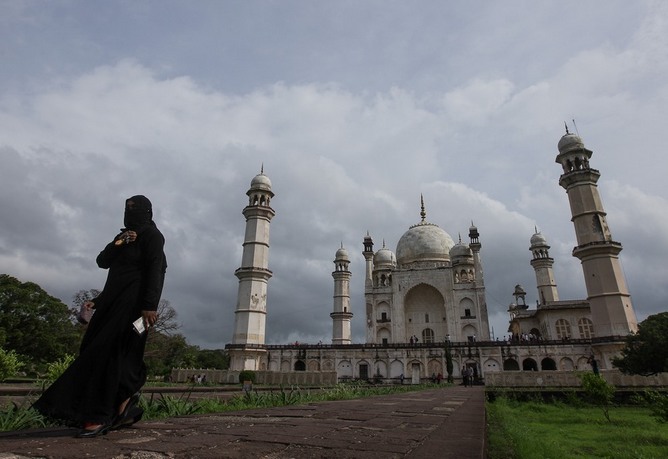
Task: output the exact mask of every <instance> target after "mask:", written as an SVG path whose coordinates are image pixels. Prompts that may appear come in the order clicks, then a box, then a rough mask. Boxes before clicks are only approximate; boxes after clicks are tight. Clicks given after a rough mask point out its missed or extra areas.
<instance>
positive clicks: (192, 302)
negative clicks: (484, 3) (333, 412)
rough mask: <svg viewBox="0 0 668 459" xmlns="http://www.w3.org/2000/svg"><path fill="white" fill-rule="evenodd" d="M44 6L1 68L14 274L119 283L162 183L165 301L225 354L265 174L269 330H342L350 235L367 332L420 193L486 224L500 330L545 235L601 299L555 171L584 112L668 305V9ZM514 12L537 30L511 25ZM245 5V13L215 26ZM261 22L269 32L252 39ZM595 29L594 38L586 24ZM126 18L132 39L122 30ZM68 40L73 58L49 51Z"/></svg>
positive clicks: (319, 336) (656, 302)
mask: <svg viewBox="0 0 668 459" xmlns="http://www.w3.org/2000/svg"><path fill="white" fill-rule="evenodd" d="M75 4H76V5H79V6H81V4H79V3H78V2H74V4H73V5H75ZM383 4H384V5H386V3H385V2H383ZM26 5H27V6H25V8H13V10H12V14H10V15H9V16H8V17H5V18H4V19H3V21H4V22H3V24H5V25H6V26H7V27H6V28H3V29H4V30H5V32H0V38H2V39H3V40H2V41H3V43H4V44H3V45H2V46H3V49H4V51H5V53H6V54H7V62H8V64H9V65H8V66H3V70H2V71H0V81H2V82H4V83H6V84H3V85H0V87H1V88H6V89H3V90H0V157H1V159H2V164H3V172H2V181H0V210H1V211H2V216H3V218H2V219H1V221H0V272H6V273H9V274H11V275H14V276H16V277H19V278H20V279H22V280H31V281H34V282H37V283H38V284H40V285H42V286H43V287H44V288H45V289H46V290H47V291H48V292H49V293H51V294H52V295H54V296H57V297H59V298H61V299H62V300H63V301H65V302H69V301H70V300H71V297H72V295H73V294H74V293H75V292H76V291H78V290H79V289H89V288H101V286H102V285H103V282H104V278H105V272H104V271H102V270H99V269H97V268H96V266H95V263H94V259H95V256H96V255H97V253H98V252H99V250H101V249H102V248H103V247H104V245H105V244H106V242H107V241H108V240H110V238H111V237H113V235H114V234H115V233H116V232H117V230H118V228H120V225H121V224H122V206H123V201H124V199H125V198H127V197H128V196H131V195H133V194H137V193H142V194H145V195H147V196H149V197H150V198H151V200H152V201H153V203H154V206H155V216H156V221H157V223H158V226H159V227H160V228H161V229H162V231H163V232H164V233H165V236H166V239H167V246H166V251H167V256H168V261H169V270H168V278H167V284H166V289H165V292H164V295H163V296H164V298H166V299H168V300H170V302H171V303H172V305H173V306H174V307H175V308H176V310H177V312H178V314H179V320H180V321H181V322H182V325H183V328H182V331H183V333H185V334H186V335H187V337H188V339H189V340H190V341H191V342H193V343H195V344H198V345H201V346H203V347H207V348H218V347H222V346H223V345H224V344H225V343H227V342H229V341H230V339H231V336H232V326H233V321H234V314H233V311H234V306H235V304H236V293H237V279H236V277H234V270H235V269H236V268H237V267H238V266H239V264H240V261H241V244H242V242H243V234H244V220H243V216H242V214H241V210H242V209H243V207H244V205H245V204H246V199H247V198H246V196H245V192H246V190H247V188H248V186H249V183H250V180H251V179H252V177H253V176H254V175H255V174H257V173H258V172H259V171H260V167H261V166H262V165H263V164H264V170H265V173H266V174H267V175H268V176H269V177H270V178H271V180H272V183H273V187H274V191H275V193H276V197H275V198H274V200H273V201H272V206H273V207H274V209H275V210H276V217H275V218H274V220H273V222H272V227H271V240H270V243H271V252H270V263H269V264H270V269H272V270H273V272H274V277H273V278H272V279H271V281H270V283H269V300H268V301H269V304H268V311H269V315H268V318H267V332H268V333H267V342H272V343H281V342H290V341H295V340H299V341H310V342H315V341H318V340H323V342H329V340H330V339H331V319H330V318H329V312H331V308H332V301H333V300H332V295H333V280H332V277H331V272H332V270H333V262H332V260H333V258H334V253H335V252H336V250H337V249H338V248H339V247H340V245H341V243H343V244H344V246H345V247H346V248H347V249H348V251H349V253H350V254H351V259H352V260H351V270H352V271H353V279H352V286H351V292H352V295H353V296H352V308H353V312H354V313H355V314H356V315H355V317H354V318H353V333H354V340H355V341H357V342H361V341H363V340H364V339H365V336H364V324H363V321H362V316H363V309H364V300H363V274H364V259H363V257H362V255H361V249H362V245H361V241H362V238H363V237H364V235H365V234H366V232H367V231H369V233H370V234H371V235H372V237H373V238H374V241H375V244H376V248H380V247H381V246H382V244H383V240H384V241H385V243H386V245H387V247H389V248H390V249H392V250H394V249H395V248H396V243H397V242H398V240H399V238H400V237H401V235H402V234H403V232H404V231H406V230H407V229H408V227H409V226H410V225H412V224H414V223H417V222H418V221H419V211H420V208H419V205H420V201H419V199H420V194H423V195H424V196H425V202H426V206H427V214H428V217H427V219H428V220H429V221H431V222H433V223H436V224H438V225H439V226H441V227H442V228H443V229H444V230H445V231H447V232H448V233H449V234H450V235H451V236H452V237H453V239H455V240H456V239H457V237H458V235H460V234H461V236H462V239H463V240H467V233H468V227H469V225H470V223H471V221H474V222H475V224H476V225H477V226H478V228H479V230H480V233H481V242H482V244H483V251H482V257H483V262H484V268H485V282H486V286H487V299H488V304H489V310H490V318H491V322H492V325H493V326H494V331H495V333H496V334H497V336H498V335H500V334H503V333H504V332H505V329H506V326H507V314H506V309H507V305H508V304H509V303H510V301H511V300H512V295H511V294H512V291H513V287H514V285H515V284H517V283H520V284H522V285H523V286H524V287H525V289H526V290H527V292H528V300H529V301H535V296H536V295H535V279H534V275H533V271H532V268H531V266H530V265H529V260H530V253H529V250H528V248H529V238H530V237H531V235H532V234H533V230H534V227H535V226H537V227H538V229H539V230H541V231H542V232H543V234H545V235H546V237H547V238H548V242H549V243H550V244H551V246H552V248H551V255H552V256H553V257H554V258H555V260H556V261H555V276H556V280H557V283H558V284H559V290H560V294H561V296H562V298H582V297H584V296H585V295H586V293H585V290H584V285H583V280H582V272H581V269H580V266H579V263H578V261H577V260H576V259H574V258H573V257H572V256H571V250H572V248H573V246H574V245H575V237H574V234H573V228H572V224H571V223H570V213H569V208H568V201H567V197H566V194H565V192H564V190H563V189H561V188H560V187H559V185H558V177H559V174H560V172H561V171H560V167H559V166H558V165H557V164H555V163H554V158H555V157H556V154H557V151H556V144H557V141H558V140H559V137H560V136H561V135H562V134H563V122H564V120H568V121H569V122H570V120H571V119H572V118H576V120H577V123H578V126H577V127H578V129H579V131H580V133H581V134H582V136H583V138H584V141H585V143H586V145H587V147H588V148H590V149H592V150H594V156H593V158H592V166H593V167H595V168H598V169H599V170H600V171H601V173H602V178H601V180H600V183H599V185H600V189H601V194H602V196H603V200H604V205H605V207H606V210H607V211H608V219H609V222H610V226H611V230H612V232H613V236H614V237H615V239H617V240H619V241H620V242H622V243H623V245H624V251H623V252H622V262H623V264H624V268H625V272H626V275H627V279H628V283H629V288H630V290H631V294H632V296H633V298H634V301H635V304H636V308H637V312H638V315H639V317H640V318H643V317H646V316H647V315H648V314H651V313H654V312H658V311H662V310H665V309H666V305H665V300H664V298H665V296H666V288H665V287H664V284H665V282H664V280H665V278H666V274H668V273H667V272H666V268H665V267H664V263H663V260H664V259H665V257H666V255H667V254H668V239H667V238H666V236H665V235H666V234H668V219H667V218H666V217H665V216H666V215H668V212H666V211H667V210H668V209H667V207H668V204H667V202H668V197H667V196H666V191H665V187H664V186H663V175H664V174H665V172H664V171H665V170H666V169H667V167H666V159H665V155H663V154H662V152H663V146H664V145H665V144H666V133H665V132H666V131H665V128H664V125H665V121H666V119H665V114H664V111H665V105H666V99H667V98H668V84H667V83H666V82H665V78H664V75H665V71H666V67H668V56H667V53H666V50H667V49H668V46H666V43H667V42H668V31H667V29H666V24H667V23H668V22H667V21H666V19H667V18H668V8H667V7H666V6H664V5H663V4H661V3H652V2H649V3H645V2H638V3H635V4H634V5H629V4H627V3H626V2H620V3H617V4H616V5H617V7H618V8H617V9H615V8H612V7H610V8H604V9H602V8H600V5H599V7H596V8H595V7H594V6H592V5H590V4H586V5H580V4H577V5H578V12H579V14H577V15H565V16H564V15H563V14H562V13H563V12H564V11H565V10H568V8H567V7H566V8H564V4H563V2H562V3H559V4H557V3H555V4H550V5H547V6H537V5H534V6H532V7H531V8H528V9H527V8H524V9H523V12H522V13H521V14H515V13H512V11H511V10H512V8H510V9H507V8H500V7H496V6H489V7H487V8H482V9H476V10H475V11H474V10H473V9H471V8H469V7H464V6H457V7H455V8H454V9H453V10H452V11H449V12H446V11H444V10H443V7H442V5H441V2H424V3H422V4H421V6H422V7H424V9H419V10H418V11H415V10H414V9H411V11H408V10H407V8H409V7H408V4H406V3H405V2H396V3H392V2H391V5H390V6H389V7H386V8H383V14H382V15H379V16H378V17H377V18H374V20H373V21H372V20H370V19H369V18H370V14H371V13H372V10H373V7H372V6H369V5H363V6H359V7H358V5H357V3H355V4H352V3H342V4H341V5H342V6H340V7H337V8H334V6H332V5H329V6H316V5H309V6H308V7H304V5H303V4H297V3H295V4H293V3H291V2H287V3H285V5H286V6H284V7H283V8H285V11H281V12H280V14H277V15H275V16H271V14H270V13H271V11H272V9H271V8H269V9H268V10H267V11H265V10H264V6H266V5H264V4H262V3H258V2H244V6H239V5H237V6H236V7H231V6H229V4H225V5H224V6H217V5H216V4H213V3H212V4H206V6H204V7H203V8H204V9H205V10H206V13H207V14H206V16H207V17H206V18H205V17H204V16H205V15H204V14H203V13H202V12H201V11H200V12H195V11H192V10H191V9H188V8H185V7H183V6H180V5H179V4H178V3H169V6H170V8H171V9H170V8H166V9H164V10H163V9H161V14H160V15H158V16H155V17H153V16H151V15H155V13H156V11H157V10H156V8H155V5H152V4H151V3H150V2H149V3H145V4H143V5H139V6H137V5H134V3H132V4H122V8H120V9H118V10H115V11H113V12H110V14H111V15H112V16H111V17H112V19H114V21H115V25H113V26H112V24H111V23H102V22H99V21H100V20H93V19H92V12H90V11H88V10H87V9H86V8H82V9H77V8H76V7H74V6H73V7H72V8H69V7H63V8H60V9H59V8H46V9H44V8H43V6H44V5H42V4H41V3H40V9H39V11H37V10H36V8H35V5H36V4H31V3H27V4H26ZM161 5H162V3H161ZM513 5H514V6H517V5H519V3H517V4H513ZM573 5H575V3H573ZM606 5H607V3H606ZM525 6H526V5H525ZM566 6H568V5H566ZM571 6H572V5H571ZM338 8H341V9H340V10H339V9H338ZM411 8H412V7H411ZM479 10H480V11H479ZM274 12H276V11H274ZM290 12H292V13H296V16H295V15H293V16H291V15H290ZM474 12H475V13H476V14H473V13H474ZM177 13H179V14H181V15H182V16H183V18H184V20H183V24H179V22H178V21H176V19H175V15H177ZM250 13H254V14H256V15H255V16H252V17H251V16H249V14H250ZM347 13H350V14H347ZM408 13H411V14H408ZM446 13H447V14H446ZM478 13H480V14H478ZM557 13H558V17H559V18H560V20H559V21H555V17H557V16H555V15H557ZM594 13H596V15H595V14H594ZM599 13H600V14H599ZM63 15H64V16H67V17H68V18H69V22H66V23H62V22H60V21H59V19H61V18H62V17H63ZM448 15H449V16H448ZM149 16H151V17H152V19H153V20H154V23H152V24H151V25H150V26H148V25H146V22H145V19H146V18H147V17H149ZM446 16H447V17H448V18H449V19H447V20H446V21H445V22H443V20H444V18H445V17H446ZM511 16H512V19H513V24H515V27H512V28H503V29H501V28H497V27H492V25H493V24H495V23H497V22H498V21H503V20H506V21H508V20H509V18H510V17H511ZM222 17H224V18H225V19H223V21H224V23H225V24H232V23H233V22H234V20H233V18H234V19H236V20H237V23H238V24H237V26H235V27H231V28H225V27H220V26H219V27H214V23H215V22H216V21H215V19H216V18H222ZM290 17H292V18H293V19H290ZM325 18H326V20H325ZM454 18H459V19H460V20H461V21H464V22H463V23H460V22H457V21H456V20H455V19H454ZM316 19H318V20H320V22H317V21H316V22H314V20H316ZM594 19H596V20H595V21H594ZM89 21H90V22H89ZM198 21H199V25H200V27H195V23H197V22H198ZM592 21H593V22H592ZM250 23H252V24H255V25H262V26H263V27H265V28H261V29H259V30H262V33H259V34H256V35H253V34H251V35H247V34H246V33H245V32H243V31H244V30H247V29H245V28H244V27H242V25H248V24H250ZM67 24H69V25H71V27H67ZM309 24H311V25H309ZM313 24H320V27H314V26H313ZM144 25H146V27H148V29H147V30H142V27H143V26H144ZM585 26H586V29H587V31H588V33H587V34H584V35H586V36H584V35H583V36H582V37H581V38H580V39H579V40H577V41H576V40H572V39H571V37H572V35H569V36H568V37H565V36H564V34H566V35H568V31H569V30H570V31H574V30H581V29H582V27H585ZM120 30H123V31H124V33H125V32H127V37H128V38H127V39H124V40H120V41H119V42H118V44H115V43H112V40H109V37H110V36H118V35H119V34H120ZM253 30H258V29H257V28H256V29H253ZM40 31H43V32H40ZM235 31H236V32H235ZM278 31H286V33H284V34H278V33H277V32H278ZM105 32H107V33H108V34H109V35H107V36H105ZM149 32H151V33H149ZM590 32H591V33H590ZM613 32H614V33H613ZM525 34H530V35H531V37H525ZM578 36H579V35H578ZM54 37H59V38H61V40H57V39H55V38H54ZM620 37H622V38H623V39H622V38H620ZM529 38H531V39H529ZM45 40H46V44H45V46H46V48H44V49H46V50H47V52H48V54H49V56H55V57H48V58H46V60H45V61H42V62H41V63H40V62H39V61H38V59H36V58H35V57H34V56H35V54H34V50H35V49H36V47H37V45H38V44H42V42H43V41H45ZM205 43H209V45H210V44H211V43H213V44H218V45H219V50H220V53H219V54H217V53H214V52H208V51H207V52H205V50H208V49H211V48H210V46H209V45H207V46H205ZM445 45H450V46H445ZM70 46H71V47H72V48H71V50H72V51H71V52H69V51H70ZM444 46H445V47H444ZM8 67H9V68H8Z"/></svg>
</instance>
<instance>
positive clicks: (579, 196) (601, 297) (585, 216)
mask: <svg viewBox="0 0 668 459" xmlns="http://www.w3.org/2000/svg"><path fill="white" fill-rule="evenodd" d="M558 148H559V154H558V155H557V158H556V162H557V163H559V164H561V167H562V168H563V172H564V173H563V174H561V177H560V178H559V185H561V186H562V187H563V188H564V189H565V190H566V194H568V201H569V203H570V206H571V215H572V218H571V221H572V222H573V225H574V226H575V237H576V239H577V243H578V245H577V247H575V248H574V249H573V256H574V257H577V258H579V259H580V262H581V263H582V271H583V272H584V278H585V285H586V287H587V300H588V301H589V306H590V308H591V318H592V322H593V323H594V332H595V333H596V336H599V337H600V336H614V335H621V336H626V335H628V334H629V332H635V331H636V330H637V329H638V322H637V319H636V314H635V311H634V310H633V303H632V302H631V295H630V294H629V291H628V289H627V287H626V279H625V278H624V272H623V271H622V265H621V262H620V260H619V253H620V252H621V251H622V245H621V244H620V243H619V242H616V241H614V240H613V239H612V234H611V233H610V229H609V228H608V222H607V221H606V218H605V217H606V213H605V210H604V209H603V203H602V201H601V196H600V195H599V193H598V187H597V185H596V182H598V179H599V177H600V176H601V174H600V172H599V171H597V170H596V169H592V168H590V167H589V159H590V158H591V156H592V151H591V150H587V149H586V148H585V146H584V143H583V142H582V139H581V138H580V137H579V136H577V135H575V134H571V133H570V132H568V127H566V134H565V135H564V136H563V137H562V138H561V140H559V145H558Z"/></svg>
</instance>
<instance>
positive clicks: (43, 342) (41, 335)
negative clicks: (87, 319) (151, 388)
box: [0, 274, 228, 380]
mask: <svg viewBox="0 0 668 459" xmlns="http://www.w3.org/2000/svg"><path fill="white" fill-rule="evenodd" d="M99 293H100V292H99V291H98V290H95V289H90V290H79V291H78V292H76V293H75V294H74V295H73V298H72V306H68V305H66V304H64V303H63V302H62V301H61V300H60V299H58V298H55V297H53V296H51V295H49V294H48V293H47V292H46V291H44V289H42V288H41V287H40V286H39V285H37V284H36V283H34V282H21V281H20V280H18V279H16V278H15V277H12V276H10V275H9V274H0V380H2V379H3V377H6V376H8V375H7V374H6V373H7V371H5V370H3V365H5V366H7V365H10V364H11V360H12V359H10V357H9V356H13V360H15V361H16V362H18V365H19V366H20V367H21V371H22V373H23V374H25V375H26V376H28V377H39V376H40V375H41V374H43V372H44V371H45V369H46V367H47V365H48V364H49V363H52V362H55V361H58V360H61V359H63V358H64V357H65V356H67V355H77V354H78V352H79V344H80V342H81V338H82V336H83V334H84V332H85V329H86V325H82V324H80V323H79V322H78V320H77V314H78V311H79V308H80V307H81V305H82V304H83V303H84V302H85V301H88V300H91V299H93V298H95V297H96V296H97V295H98V294H99ZM158 317H159V319H158V322H157V323H156V325H155V327H153V329H152V330H151V331H150V333H149V336H148V340H147V342H146V353H145V358H144V361H145V362H146V366H147V369H148V374H149V375H150V376H152V377H160V376H167V375H168V374H169V373H170V372H171V369H172V368H179V367H180V368H218V369H226V368H227V366H228V356H227V354H226V352H225V351H224V350H222V349H218V350H211V349H200V348H199V346H195V345H191V344H188V342H187V340H186V338H185V336H183V335H182V334H180V333H178V329H179V328H180V324H179V323H178V322H177V313H176V310H175V309H174V308H173V307H172V306H171V304H170V302H169V301H168V300H164V299H163V300H160V303H159V305H158Z"/></svg>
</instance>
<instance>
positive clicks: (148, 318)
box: [141, 311, 158, 327]
mask: <svg viewBox="0 0 668 459" xmlns="http://www.w3.org/2000/svg"><path fill="white" fill-rule="evenodd" d="M141 316H142V318H143V319H144V324H146V326H147V327H152V326H154V325H155V323H156V322H157V321H158V313H157V312H156V311H142V312H141Z"/></svg>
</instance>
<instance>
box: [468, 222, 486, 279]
mask: <svg viewBox="0 0 668 459" xmlns="http://www.w3.org/2000/svg"><path fill="white" fill-rule="evenodd" d="M469 240H470V244H469V247H470V248H471V251H472V252H473V266H474V267H475V272H476V276H475V278H476V283H477V284H479V285H481V286H482V285H483V284H484V283H485V281H484V278H483V275H482V261H481V260H480V249H481V248H482V244H481V243H480V233H479V232H478V228H477V227H476V226H475V225H474V224H473V221H471V226H470V227H469Z"/></svg>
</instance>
